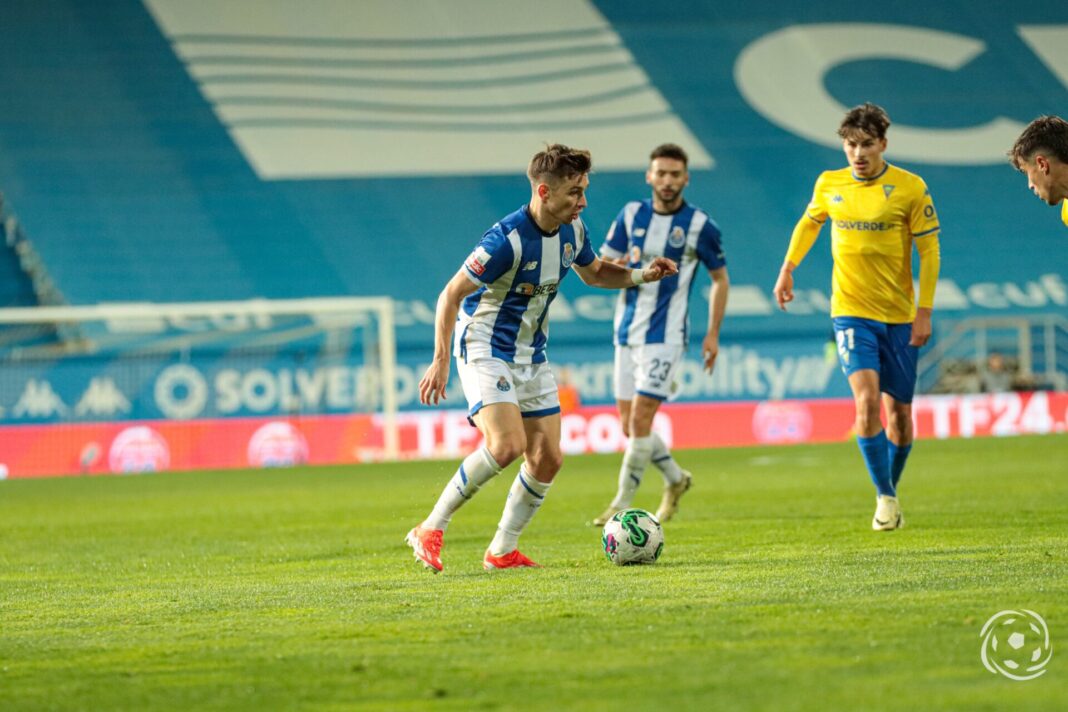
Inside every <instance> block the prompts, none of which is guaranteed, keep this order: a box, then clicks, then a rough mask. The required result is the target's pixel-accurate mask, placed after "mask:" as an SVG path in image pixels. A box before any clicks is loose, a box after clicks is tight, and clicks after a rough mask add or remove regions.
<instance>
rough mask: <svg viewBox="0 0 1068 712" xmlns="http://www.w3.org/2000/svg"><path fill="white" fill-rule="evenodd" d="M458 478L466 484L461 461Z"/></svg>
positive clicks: (465, 474) (465, 475)
mask: <svg viewBox="0 0 1068 712" xmlns="http://www.w3.org/2000/svg"><path fill="white" fill-rule="evenodd" d="M460 479H461V480H463V481H464V484H465V485H466V484H467V473H466V472H464V465H463V463H462V462H461V463H460Z"/></svg>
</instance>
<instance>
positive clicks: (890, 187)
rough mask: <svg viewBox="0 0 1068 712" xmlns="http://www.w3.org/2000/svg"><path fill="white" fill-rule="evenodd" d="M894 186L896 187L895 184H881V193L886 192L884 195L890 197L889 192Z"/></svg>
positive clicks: (892, 190)
mask: <svg viewBox="0 0 1068 712" xmlns="http://www.w3.org/2000/svg"><path fill="white" fill-rule="evenodd" d="M895 187H896V186H893V185H884V186H883V193H885V194H886V197H887V198H889V197H890V194H891V193H893V192H894V188H895Z"/></svg>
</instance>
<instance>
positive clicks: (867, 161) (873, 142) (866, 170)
mask: <svg viewBox="0 0 1068 712" xmlns="http://www.w3.org/2000/svg"><path fill="white" fill-rule="evenodd" d="M842 148H843V150H845V155H846V160H848V161H849V167H850V168H852V169H853V175H855V176H856V177H857V178H872V177H874V176H876V175H878V174H879V172H880V171H882V170H883V152H884V151H886V139H885V138H875V137H874V136H872V135H871V134H869V133H866V132H864V131H857V132H856V133H853V134H851V135H849V136H847V137H846V138H844V139H842Z"/></svg>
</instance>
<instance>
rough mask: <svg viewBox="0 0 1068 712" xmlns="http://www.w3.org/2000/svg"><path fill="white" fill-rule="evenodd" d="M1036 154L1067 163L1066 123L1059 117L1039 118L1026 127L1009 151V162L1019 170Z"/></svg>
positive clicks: (1067, 137)
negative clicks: (1050, 156) (1047, 154)
mask: <svg viewBox="0 0 1068 712" xmlns="http://www.w3.org/2000/svg"><path fill="white" fill-rule="evenodd" d="M1036 153H1049V154H1052V155H1053V156H1055V157H1056V158H1057V160H1059V161H1061V162H1062V163H1068V121H1065V120H1064V119H1062V118H1060V117H1059V116H1039V117H1038V118H1037V119H1035V120H1034V121H1032V122H1031V123H1029V124H1028V125H1027V128H1025V129H1024V130H1023V133H1022V134H1020V137H1019V138H1018V139H1016V143H1014V144H1013V145H1012V148H1011V149H1009V161H1010V162H1011V163H1012V165H1013V166H1014V167H1016V168H1017V169H1020V168H1021V166H1022V164H1024V163H1030V162H1031V159H1033V158H1034V157H1035V154H1036Z"/></svg>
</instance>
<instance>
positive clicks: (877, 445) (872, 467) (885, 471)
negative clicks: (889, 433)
mask: <svg viewBox="0 0 1068 712" xmlns="http://www.w3.org/2000/svg"><path fill="white" fill-rule="evenodd" d="M889 442H890V441H889V440H887V439H886V431H884V430H880V431H879V432H878V433H877V434H876V435H872V436H871V437H870V438H862V437H860V436H859V435H858V436H857V444H858V445H860V454H862V455H863V456H864V463H865V464H866V465H867V466H868V474H870V475H871V481H872V482H874V483H875V489H876V490H878V491H879V494H885V495H889V496H891V497H896V496H897V493H896V492H895V490H894V484H893V482H892V481H891V478H890V455H889V453H888V452H887V444H888V443H889Z"/></svg>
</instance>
